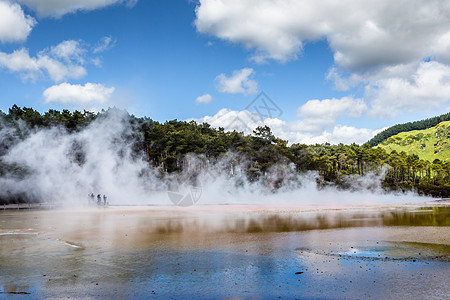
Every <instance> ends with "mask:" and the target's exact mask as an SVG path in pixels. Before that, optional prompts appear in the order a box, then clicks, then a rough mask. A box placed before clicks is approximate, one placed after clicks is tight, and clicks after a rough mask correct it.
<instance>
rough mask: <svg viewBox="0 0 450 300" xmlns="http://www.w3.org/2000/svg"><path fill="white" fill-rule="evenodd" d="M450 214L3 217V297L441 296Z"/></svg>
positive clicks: (154, 210) (168, 212)
mask: <svg viewBox="0 0 450 300" xmlns="http://www.w3.org/2000/svg"><path fill="white" fill-rule="evenodd" d="M449 226H450V209H449V207H445V206H443V207H437V206H435V207H416V206H414V207H397V208H388V207H384V208H367V207H366V208H353V209H346V210H306V211H305V210H304V209H303V210H302V209H293V208H289V209H273V208H271V209H264V208H263V209H261V208H258V209H255V208H253V207H244V208H243V207H241V206H227V207H220V206H208V207H192V208H179V207H143V208H133V207H131V208H123V207H110V208H108V209H104V208H101V209H97V208H94V209H83V210H76V211H75V210H21V211H3V212H0V292H1V294H0V297H1V296H2V295H4V296H8V297H14V298H50V299H51V298H62V297H65V298H67V297H71V298H126V299H141V298H171V297H172V298H204V299H208V298H251V299H253V298H267V299H273V298H278V297H282V298H289V299H292V298H294V299H295V298H297V299H310V298H311V299H312V298H314V299H317V298H334V299H336V298H338V299H339V298H342V299H343V298H347V299H348V298H350V299H357V298H359V299H361V298H397V299H412V298H428V299H431V298H436V299H446V298H448V296H449V295H450V289H449V286H450V281H449V280H450V279H449V278H450V268H449V266H450V265H449V257H450V256H449V255H450V234H449Z"/></svg>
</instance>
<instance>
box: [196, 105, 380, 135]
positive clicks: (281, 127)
mask: <svg viewBox="0 0 450 300" xmlns="http://www.w3.org/2000/svg"><path fill="white" fill-rule="evenodd" d="M192 120H195V121H196V122H198V123H203V122H206V123H209V124H210V125H211V126H212V127H215V128H219V127H222V128H224V129H225V130H227V131H232V130H236V131H238V132H244V133H246V134H251V133H252V132H253V130H254V129H255V128H256V127H257V126H264V125H267V126H269V127H270V128H271V129H272V132H273V133H274V135H275V136H276V137H279V138H281V139H284V140H287V141H288V142H289V144H293V143H302V144H316V143H318V144H320V143H326V142H329V143H332V144H339V143H345V144H351V143H357V144H363V143H365V142H367V141H368V140H369V139H370V138H372V137H373V136H375V135H376V134H377V133H378V132H380V131H381V130H383V129H379V130H372V129H366V128H356V127H351V126H340V125H338V126H336V125H331V127H330V129H331V131H330V130H322V131H320V132H317V131H315V130H316V129H314V131H311V130H309V129H308V128H305V127H304V126H302V124H301V121H295V122H285V121H283V120H280V119H277V118H266V119H264V120H261V119H260V118H259V116H256V115H255V114H252V113H251V112H249V111H246V110H243V111H233V110H229V109H226V108H223V109H221V110H220V111H218V112H217V114H215V115H213V116H205V117H203V118H199V119H192Z"/></svg>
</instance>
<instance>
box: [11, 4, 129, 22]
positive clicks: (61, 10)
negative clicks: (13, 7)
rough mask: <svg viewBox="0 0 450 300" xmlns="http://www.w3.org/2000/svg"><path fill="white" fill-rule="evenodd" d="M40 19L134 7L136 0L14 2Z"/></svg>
mask: <svg viewBox="0 0 450 300" xmlns="http://www.w3.org/2000/svg"><path fill="white" fill-rule="evenodd" d="M16 1H18V2H19V3H21V4H24V5H26V6H28V7H29V8H31V9H32V10H34V11H35V12H36V13H37V14H38V15H39V16H40V17H56V18H58V17H61V16H63V15H65V14H68V13H74V12H77V11H90V10H95V9H100V8H104V7H107V6H110V5H114V4H125V5H128V6H133V5H135V4H136V3H137V2H138V0H16Z"/></svg>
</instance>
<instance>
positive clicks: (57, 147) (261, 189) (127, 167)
mask: <svg viewBox="0 0 450 300" xmlns="http://www.w3.org/2000/svg"><path fill="white" fill-rule="evenodd" d="M18 126H23V124H18ZM1 128H2V129H1V130H0V142H1V143H2V144H4V143H6V140H8V139H9V140H11V139H14V138H16V139H17V140H16V141H17V142H16V143H15V144H14V145H13V146H11V147H10V148H9V149H7V151H6V154H5V155H4V156H3V157H2V161H3V163H4V164H8V166H14V167H18V168H22V169H26V170H27V172H26V174H25V175H24V176H13V175H11V174H10V173H6V174H3V176H1V177H0V186H1V189H0V197H4V198H7V197H8V196H10V195H25V196H26V197H27V198H28V199H36V200H39V201H42V202H49V203H56V204H60V205H64V204H67V205H71V206H74V205H86V204H87V203H88V194H90V193H94V194H95V195H97V194H102V195H103V194H106V195H107V196H108V201H109V202H110V203H111V204H116V205H120V204H137V205H144V204H156V205H171V204H172V202H171V201H170V199H169V197H168V195H167V191H168V190H170V189H171V187H173V186H174V185H175V186H180V184H181V183H183V182H185V183H188V185H187V186H189V185H193V186H195V187H196V188H197V189H200V190H201V198H200V199H199V201H198V203H197V204H271V205H279V204H280V205H315V204H317V205H343V204H393V203H411V202H419V201H420V202H424V201H426V200H427V198H423V197H419V196H417V195H415V194H413V193H408V194H392V193H386V192H384V191H383V190H382V189H381V185H380V183H381V180H382V177H383V174H381V175H375V174H369V175H366V176H364V177H361V176H352V177H348V178H347V181H348V184H349V185H350V186H351V187H352V188H351V189H350V190H347V191H339V190H338V189H337V188H335V187H333V186H328V187H325V188H320V189H318V188H317V181H318V180H319V176H318V175H317V174H316V173H315V172H310V173H306V174H299V173H298V172H296V170H295V167H294V166H293V165H292V164H286V163H283V164H282V163H280V164H278V165H276V166H274V167H272V168H271V169H269V170H268V171H267V172H266V174H263V175H264V176H260V177H259V178H258V179H256V178H257V177H253V178H254V179H253V180H252V179H251V178H252V176H251V175H252V174H251V172H252V166H251V164H250V163H249V162H248V161H246V159H245V158H242V157H240V156H238V155H236V154H233V153H227V154H226V155H224V156H223V157H222V158H221V159H220V160H218V161H215V162H211V161H208V160H207V159H205V157H202V156H192V155H191V156H187V157H186V158H185V161H184V171H183V172H182V173H181V174H171V175H167V174H163V173H162V171H161V170H159V169H157V168H154V167H151V166H150V165H149V163H148V162H147V161H146V160H145V155H144V154H143V153H142V156H136V153H135V151H133V150H132V148H133V145H134V143H135V140H133V138H132V136H133V135H132V128H131V125H130V122H129V116H128V114H127V113H126V112H123V111H119V110H114V109H113V110H109V111H108V112H107V113H106V114H101V115H99V117H98V118H97V119H96V120H95V121H94V122H92V123H91V124H90V125H89V126H87V127H86V128H84V129H82V130H80V131H76V132H72V133H69V132H67V130H65V129H63V128H59V127H53V128H50V129H40V130H34V131H32V133H31V134H29V135H28V136H27V137H26V138H25V139H23V140H21V139H19V138H18V137H14V136H13V134H14V130H12V129H11V128H8V127H5V126H1ZM0 155H1V153H0ZM249 175H250V176H249ZM185 186H186V185H185ZM185 186H184V187H185ZM183 192H185V190H183V189H180V193H183Z"/></svg>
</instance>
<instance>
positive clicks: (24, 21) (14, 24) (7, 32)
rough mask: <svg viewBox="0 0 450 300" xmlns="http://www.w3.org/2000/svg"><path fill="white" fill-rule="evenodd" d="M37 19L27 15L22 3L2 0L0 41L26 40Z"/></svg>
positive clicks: (0, 6)
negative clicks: (21, 5)
mask: <svg viewBox="0 0 450 300" xmlns="http://www.w3.org/2000/svg"><path fill="white" fill-rule="evenodd" d="M34 25H36V20H35V19H33V18H32V17H30V16H28V15H25V13H24V12H23V10H22V8H21V7H20V5H18V4H16V3H12V2H9V1H1V0H0V42H21V41H25V40H26V39H27V37H28V35H29V34H30V32H31V30H32V29H33V26H34Z"/></svg>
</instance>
